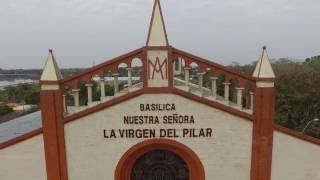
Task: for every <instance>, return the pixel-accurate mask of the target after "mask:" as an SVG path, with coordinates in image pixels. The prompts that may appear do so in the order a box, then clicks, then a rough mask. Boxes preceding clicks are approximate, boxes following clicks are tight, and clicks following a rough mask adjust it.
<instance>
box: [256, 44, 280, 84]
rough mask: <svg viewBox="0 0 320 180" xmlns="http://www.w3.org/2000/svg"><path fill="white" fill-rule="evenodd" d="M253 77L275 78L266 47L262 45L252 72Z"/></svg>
mask: <svg viewBox="0 0 320 180" xmlns="http://www.w3.org/2000/svg"><path fill="white" fill-rule="evenodd" d="M252 76H253V77H255V78H275V75H274V72H273V69H272V66H271V63H270V60H269V57H268V53H267V47H266V46H263V48H262V54H261V57H260V59H259V61H258V63H257V66H256V68H255V70H254V72H253V75H252Z"/></svg>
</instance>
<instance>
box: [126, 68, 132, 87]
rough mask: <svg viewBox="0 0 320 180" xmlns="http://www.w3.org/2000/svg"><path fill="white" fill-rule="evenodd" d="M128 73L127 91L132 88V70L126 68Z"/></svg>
mask: <svg viewBox="0 0 320 180" xmlns="http://www.w3.org/2000/svg"><path fill="white" fill-rule="evenodd" d="M127 71H128V89H129V90H130V89H131V88H132V68H127Z"/></svg>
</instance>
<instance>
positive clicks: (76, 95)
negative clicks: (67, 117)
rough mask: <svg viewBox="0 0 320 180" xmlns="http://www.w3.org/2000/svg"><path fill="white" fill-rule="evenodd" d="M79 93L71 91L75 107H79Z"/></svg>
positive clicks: (76, 90) (77, 90)
mask: <svg viewBox="0 0 320 180" xmlns="http://www.w3.org/2000/svg"><path fill="white" fill-rule="evenodd" d="M79 91H80V89H72V95H73V100H74V106H75V107H80V99H79Z"/></svg>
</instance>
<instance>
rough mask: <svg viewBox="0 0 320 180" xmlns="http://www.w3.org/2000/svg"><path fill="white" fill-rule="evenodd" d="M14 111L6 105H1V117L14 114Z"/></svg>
mask: <svg viewBox="0 0 320 180" xmlns="http://www.w3.org/2000/svg"><path fill="white" fill-rule="evenodd" d="M12 112H13V109H12V108H11V107H9V106H6V105H0V116H3V115H6V114H9V113H12Z"/></svg>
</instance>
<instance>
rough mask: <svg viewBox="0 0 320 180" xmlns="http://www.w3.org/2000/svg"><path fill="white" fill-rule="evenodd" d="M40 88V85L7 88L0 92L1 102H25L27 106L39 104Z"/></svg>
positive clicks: (21, 85) (20, 85)
mask: <svg viewBox="0 0 320 180" xmlns="http://www.w3.org/2000/svg"><path fill="white" fill-rule="evenodd" d="M39 92H40V86H39V85H38V84H19V85H17V86H7V87H5V88H4V90H0V101H2V102H18V103H21V102H25V103H27V104H39V102H40V93H39Z"/></svg>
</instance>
